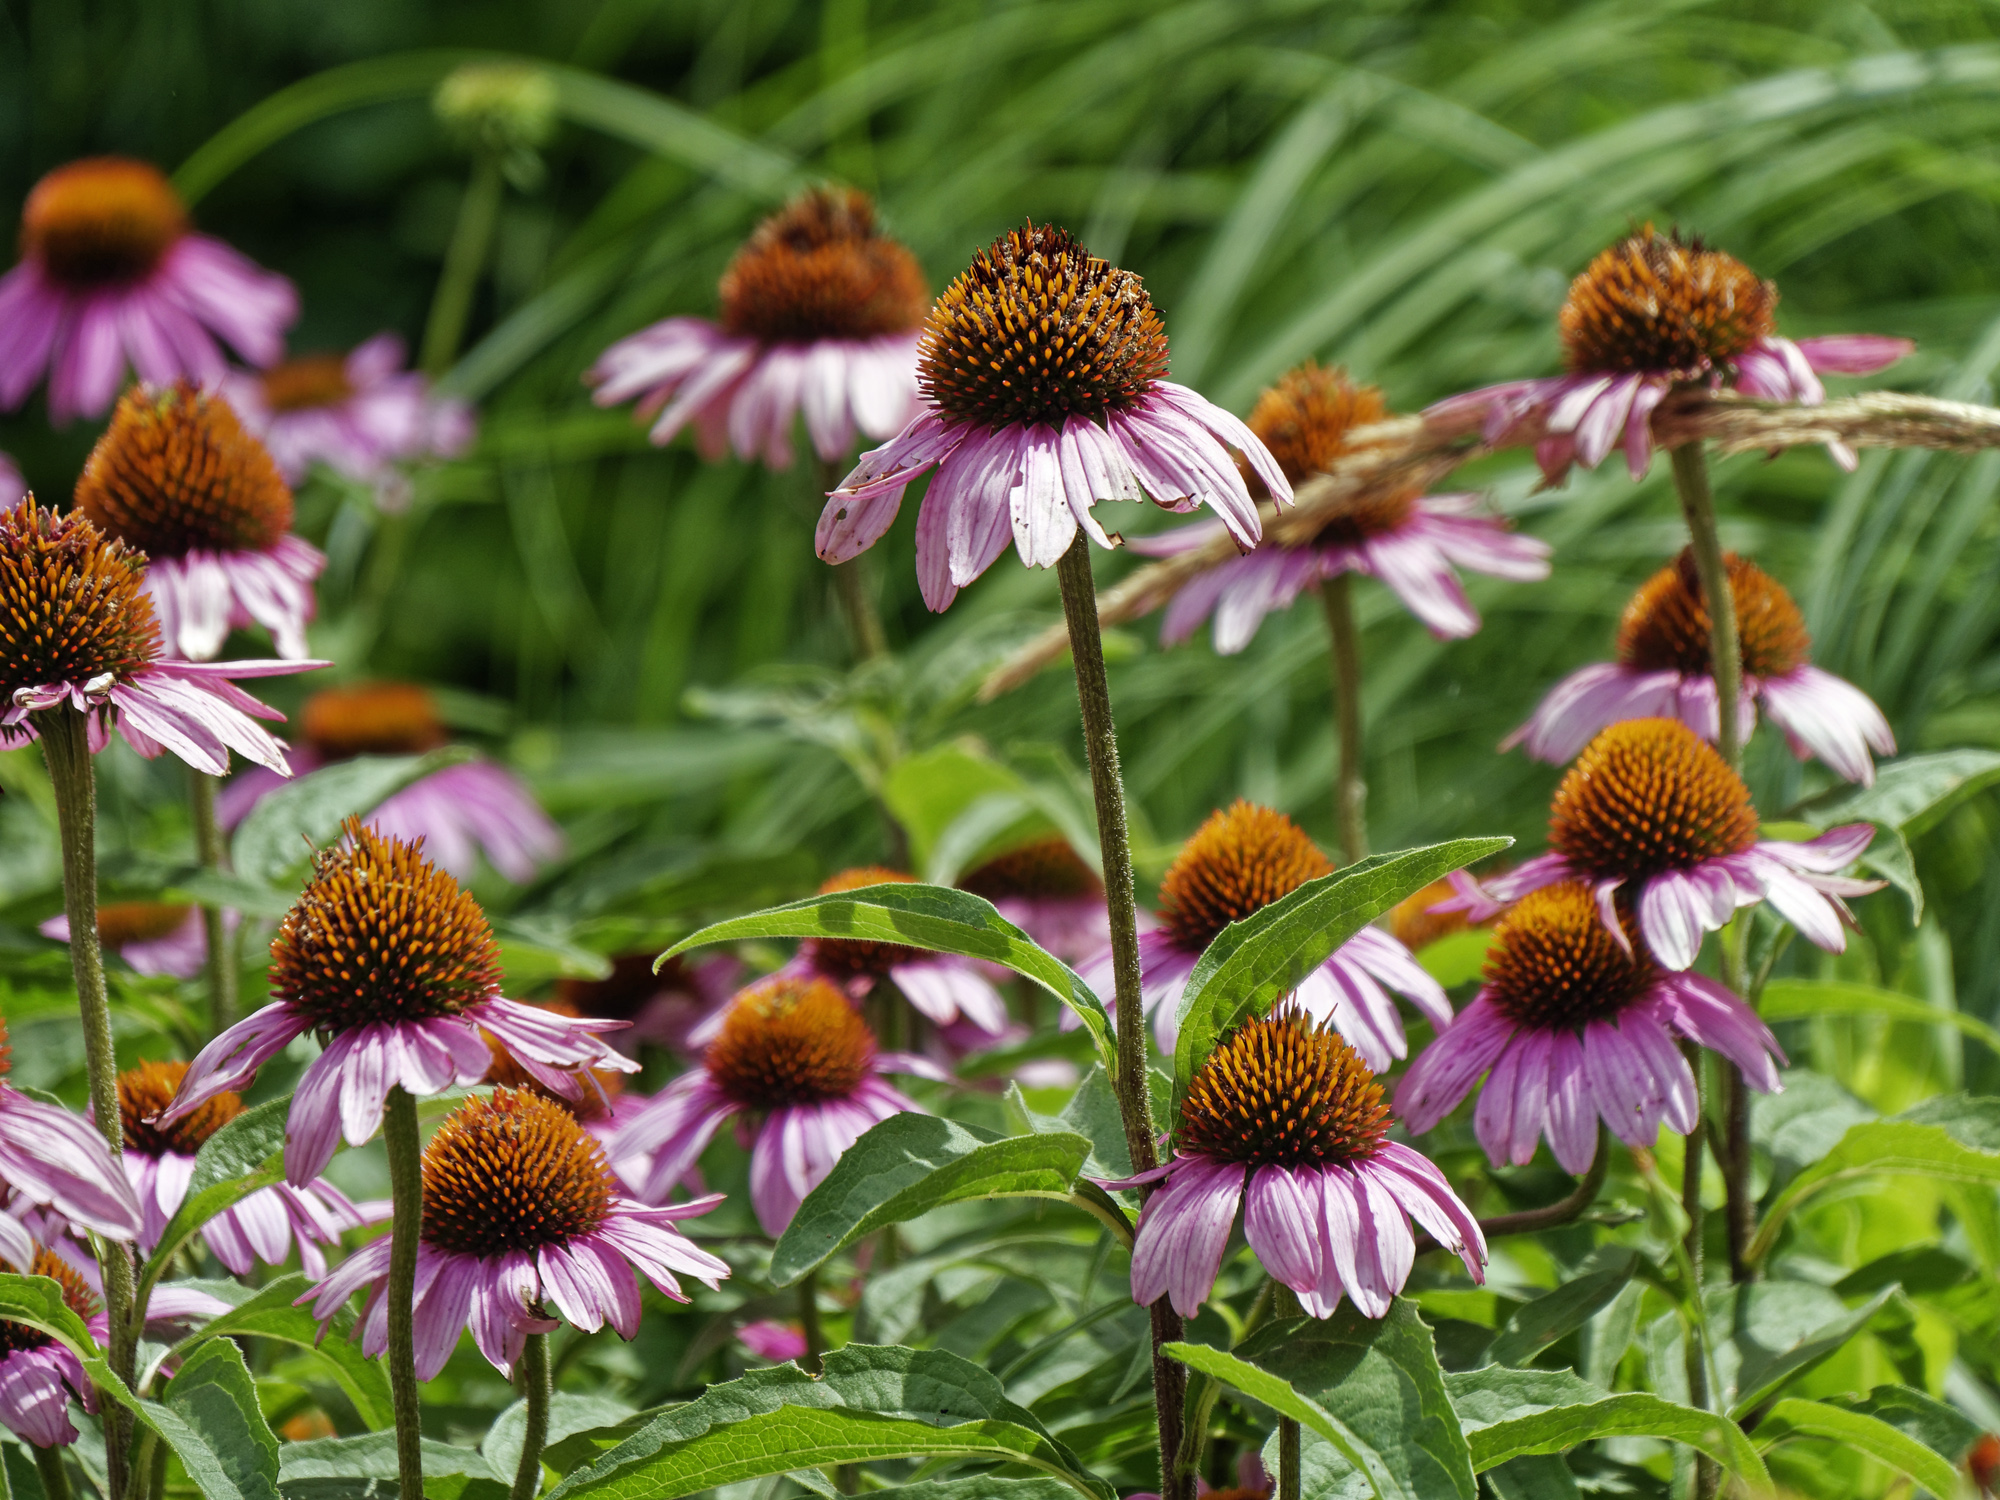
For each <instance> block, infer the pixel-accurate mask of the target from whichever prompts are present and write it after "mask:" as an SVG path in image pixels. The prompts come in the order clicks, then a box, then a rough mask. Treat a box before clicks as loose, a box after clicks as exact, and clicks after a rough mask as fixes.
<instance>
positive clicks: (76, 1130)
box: [0, 1021, 140, 1263]
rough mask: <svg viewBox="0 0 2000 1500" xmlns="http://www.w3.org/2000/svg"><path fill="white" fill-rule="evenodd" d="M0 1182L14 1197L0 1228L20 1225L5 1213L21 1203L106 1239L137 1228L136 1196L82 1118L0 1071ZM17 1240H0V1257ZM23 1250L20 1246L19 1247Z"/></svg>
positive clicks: (1, 1028) (6, 1059) (1, 1040)
mask: <svg viewBox="0 0 2000 1500" xmlns="http://www.w3.org/2000/svg"><path fill="white" fill-rule="evenodd" d="M11 1050H12V1049H11V1048H9V1047H8V1045H7V1027H6V1023H5V1022H4V1021H0V1075H4V1074H5V1073H6V1072H7V1070H8V1069H9V1068H10V1067H11V1066H12V1063H13V1059H12V1056H11ZM0 1183H4V1184H5V1186H6V1187H7V1188H9V1189H11V1190H12V1196H13V1197H14V1198H15V1199H18V1200H19V1202H10V1203H9V1204H8V1206H7V1209H6V1211H5V1212H0V1226H4V1227H5V1228H6V1229H7V1230H8V1231H10V1232H11V1231H13V1230H15V1229H18V1228H19V1226H18V1225H17V1224H16V1223H15V1221H14V1218H13V1217H10V1216H11V1215H16V1214H18V1213H19V1212H20V1211H21V1208H22V1206H23V1205H36V1206H46V1207H48V1208H52V1209H54V1210H55V1211H56V1212H57V1213H59V1214H61V1215H62V1217H63V1218H65V1219H67V1220H69V1221H70V1222H71V1223H73V1224H78V1225H81V1226H82V1227H83V1228H85V1229H91V1230H95V1231H96V1232H97V1233H99V1234H101V1235H104V1236H105V1237H106V1238H108V1239H114V1240H129V1239H134V1238H136V1237H137V1236H138V1233H139V1224H140V1213H139V1199H138V1196H137V1195H136V1194H135V1193H134V1192H133V1191H132V1185H131V1184H130V1183H129V1182H127V1181H126V1180H125V1174H124V1173H123V1172H122V1171H121V1170H120V1169H119V1166H118V1163H117V1162H116V1161H115V1160H114V1159H113V1158H112V1155H111V1153H110V1151H108V1150H107V1149H106V1148H105V1145H104V1137H103V1136H102V1135H100V1134H98V1132H97V1130H96V1127H94V1126H93V1125H91V1124H90V1123H89V1122H88V1121H86V1120H83V1119H79V1118H78V1117H77V1116H75V1115H73V1114H71V1113H69V1111H67V1110H63V1109H58V1108H56V1107H55V1106H54V1105H53V1104H43V1103H42V1102H41V1101H40V1100H38V1099H30V1098H29V1097H28V1096H27V1095H26V1094H23V1093H22V1092H21V1091H20V1090H19V1089H16V1088H15V1087H13V1086H12V1085H11V1084H9V1083H7V1082H6V1081H5V1078H4V1076H0ZM20 1248H21V1246H20V1243H19V1241H18V1239H16V1240H15V1241H13V1242H12V1248H11V1249H10V1248H9V1242H7V1241H5V1240H4V1239H0V1255H4V1256H9V1257H10V1258H12V1259H14V1260H15V1261H16V1263H18V1262H19V1260H20V1257H19V1256H18V1255H15V1254H14V1253H13V1252H14V1251H15V1250H19V1249H20ZM24 1253H25V1252H24Z"/></svg>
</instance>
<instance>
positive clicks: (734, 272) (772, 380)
mask: <svg viewBox="0 0 2000 1500" xmlns="http://www.w3.org/2000/svg"><path fill="white" fill-rule="evenodd" d="M720 296H721V304H722V306H721V312H722V321H721V323H720V324H716V323H711V322H709V321H708V320H706V319H704V318H668V319H666V320H665V321H664V322H661V323H656V324H654V325H653V326H652V327H651V328H648V329H645V330H643V331H642V332H639V333H636V334H634V335H632V336H631V337H630V338H628V339H623V340H621V341H619V342H618V343H616V344H613V345H612V346H611V347H610V348H609V349H607V350H605V351H604V353H603V355H602V356H601V357H600V358H599V359H598V361H597V364H596V365H595V366H594V367H593V368H592V369H591V371H590V373H589V374H588V375H587V376H586V377H585V379H586V380H588V381H589V383H590V384H592V385H594V386H596V387H597V394H596V398H595V399H596V401H597V404H598V405H599V406H613V405H616V404H617V403H619V402H621V401H629V400H631V399H632V398H633V397H634V396H637V397H638V398H639V407H638V413H639V415H640V416H641V417H651V416H653V414H654V413H655V412H658V413H659V418H658V420H657V421H655V422H654V423H653V429H652V440H653V441H654V442H655V443H659V444H665V443H669V442H672V441H673V438H674V435H675V434H676V433H678V432H679V431H680V430H681V429H682V428H683V427H685V426H686V425H687V424H688V423H689V422H693V423H694V424H695V433H696V438H697V441H698V442H699V444H700V447H701V451H702V453H703V455H704V456H705V457H708V458H711V459H714V458H719V457H721V456H722V453H723V451H724V449H725V448H726V447H728V448H734V449H735V451H736V454H737V456H738V457H740V458H743V459H745V460H750V459H756V458H762V459H763V461H764V462H765V463H767V464H769V465H770V466H771V467H772V468H774V469H785V468H790V467H791V463H792V428H793V425H794V423H795V422H796V421H797V419H798V417H799V415H800V414H801V413H803V414H804V416H805V421H806V432H807V434H808V436H810V437H811V439H812V445H813V451H814V452H815V453H816V454H818V455H819V457H820V459H821V460H822V461H824V462H827V463H832V462H835V461H836V460H838V459H840V458H842V457H844V456H845V455H846V454H847V453H848V452H849V451H851V449H852V447H853V444H854V433H855V429H856V428H859V429H860V430H861V431H862V432H864V433H866V434H867V435H868V436H869V437H871V438H878V439H879V438H886V437H892V436H894V435H895V433H896V432H897V431H898V430H899V429H900V428H901V427H902V426H903V424H904V423H905V422H907V421H909V419H910V416H911V414H912V413H913V412H914V410H915V409H916V405H917V386H916V354H917V329H918V326H919V325H920V324H922V322H923V320H924V311H925V309H926V308H927V307H928V306H929V303H930V299H929V296H928V293H927V289H926V286H925V282H924V274H923V270H922V268H921V267H920V266H918V264H917V261H916V257H915V256H913V255H911V254H910V252H909V251H908V250H907V249H905V248H904V247H903V246H902V245H900V244H898V243H897V242H896V241H895V240H893V239H890V238H889V237H888V236H887V235H885V234H883V233H882V231H881V228H880V226H879V225H878V224H877V222H876V218H875V205H874V203H873V202H872V201H870V199H869V198H868V196H867V195H866V194H865V193H860V192H857V191H855V190H854V189H852V188H841V187H813V188H808V189H806V190H805V191H804V192H803V193H801V194H800V195H799V196H798V197H796V198H794V199H793V200H792V201H791V202H790V203H788V204H787V205H786V206H785V207H784V208H783V209H781V210H779V211H778V212H777V213H775V214H773V215H772V216H771V217H770V218H768V219H766V220H764V222H763V223H761V224H759V225H758V226H757V229H756V231H755V232H754V233H753V234H752V235H751V236H750V238H749V240H748V241H747V242H746V243H745V244H744V246H743V248H742V249H741V250H739V251H738V252H737V253H736V257H735V259H734V260H732V261H731V262H730V263H729V268H728V270H726V271H725V272H724V273H723V276H722V285H721V288H720ZM662 408H664V410H662Z"/></svg>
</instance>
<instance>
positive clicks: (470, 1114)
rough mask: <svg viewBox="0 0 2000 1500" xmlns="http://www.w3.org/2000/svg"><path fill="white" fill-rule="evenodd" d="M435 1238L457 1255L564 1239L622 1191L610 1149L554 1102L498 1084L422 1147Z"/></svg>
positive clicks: (428, 1231) (585, 1227)
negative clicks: (607, 1157) (607, 1155)
mask: <svg viewBox="0 0 2000 1500" xmlns="http://www.w3.org/2000/svg"><path fill="white" fill-rule="evenodd" d="M423 1179H424V1229H423V1237H424V1240H425V1242H426V1243H427V1244H430V1245H434V1246H436V1247H437V1248H438V1249H440V1250H444V1251H448V1252H451V1253H454V1254H459V1255H479V1256H488V1255H505V1254H507V1253H508V1252H509V1251H516V1250H525V1251H530V1252H532V1251H535V1250H540V1249H542V1248H543V1247H545V1246H550V1245H565V1244H568V1243H569V1242H570V1241H571V1240H573V1239H576V1238H577V1237H578V1236H580V1235H586V1234H589V1233H590V1232H591V1231H592V1230H594V1229H596V1228H597V1227H598V1226H599V1225H600V1224H602V1223H603V1222H604V1220H605V1218H606V1216H608V1215H609V1214H610V1212H611V1207H612V1204H613V1202H614V1201H615V1200H616V1199H617V1197H618V1182H617V1178H616V1177H614V1176H613V1175H612V1172H611V1167H610V1164H609V1163H608V1162H606V1161H605V1159H604V1147H603V1146H601V1145H600V1144H598V1142H597V1140H596V1138H595V1137H594V1136H592V1135H591V1134H590V1133H589V1132H588V1131H586V1130H585V1129H584V1128H583V1127H582V1126H581V1125H579V1124H577V1122H576V1120H575V1118H574V1117H573V1116H572V1115H571V1114H570V1113H569V1112H568V1111H567V1110H564V1109H560V1108H558V1107H557V1106H556V1105H554V1104H552V1103H550V1102H549V1101H548V1100H547V1099H543V1098H540V1097H538V1096H536V1095H534V1094H530V1093H526V1092H522V1091H519V1090H515V1089H506V1088H502V1089H495V1090H494V1091H493V1097H492V1098H491V1099H481V1098H477V1097H475V1098H471V1099H468V1100H466V1101H465V1103H464V1104H462V1105H460V1106H459V1107H458V1108H457V1109H455V1110H453V1111H452V1112H451V1113H450V1114H448V1115H446V1116H445V1118H444V1123H443V1124H441V1125H439V1126H438V1128H437V1133H436V1134H435V1135H433V1136H432V1137H431V1140H430V1144H429V1145H428V1146H426V1147H425V1148H424V1166H423Z"/></svg>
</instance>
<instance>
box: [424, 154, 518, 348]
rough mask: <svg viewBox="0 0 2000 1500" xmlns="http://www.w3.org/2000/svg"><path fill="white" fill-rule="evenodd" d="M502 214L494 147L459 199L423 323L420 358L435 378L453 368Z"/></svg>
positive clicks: (481, 157) (479, 159)
mask: <svg viewBox="0 0 2000 1500" xmlns="http://www.w3.org/2000/svg"><path fill="white" fill-rule="evenodd" d="M499 216H500V163H499V160H498V159H497V158H496V157H495V156H494V155H493V153H492V152H490V151H482V152H480V153H479V154H478V155H477V156H476V157H474V158H473V162H472V176H471V177H470V178H469V179H468V180H467V182H466V184H465V196H464V197H463V198H461V199H459V202H458V222H457V223H456V224H455V225H453V226H452V231H451V244H450V246H449V247H448V248H447V249H446V250H445V253H444V269H443V270H442V271H440V272H439V273H438V284H437V291H436V292H435V293H434V294H433V295H432V297H431V315H430V319H429V321H427V322H426V323H425V324H424V352H423V359H422V361H421V363H422V365H423V369H424V373H425V374H427V375H429V376H431V377H432V378H433V379H436V378H437V377H438V376H440V375H442V374H444V372H445V371H446V370H448V369H450V368H451V362H452V361H453V360H454V359H456V358H457V357H458V346H459V343H460V341H461V340H463V339H464V337H465V324H466V320H467V319H468V318H469V317H470V316H471V314H472V294H473V292H474V291H475V290H477V289H478V286H479V272H480V269H481V268H482V267H483V266H484V265H485V264H486V247H487V245H488V244H489V243H490V242H491V240H492V238H493V223H494V220H496V219H497V218H499Z"/></svg>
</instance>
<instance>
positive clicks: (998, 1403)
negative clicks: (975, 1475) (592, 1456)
mask: <svg viewBox="0 0 2000 1500" xmlns="http://www.w3.org/2000/svg"><path fill="white" fill-rule="evenodd" d="M897 1458H919V1459H928V1460H936V1459H953V1458H959V1459H973V1460H981V1461H985V1462H988V1463H999V1464H1014V1465H1021V1466H1024V1467H1027V1468H1032V1469H1039V1470H1041V1471H1042V1472H1043V1473H1044V1474H1048V1475H1051V1476H1053V1477H1055V1478H1057V1479H1060V1480H1061V1481H1063V1483H1064V1484H1065V1485H1067V1486H1068V1488H1069V1489H1070V1490H1071V1491H1072V1492H1074V1493H1075V1494H1078V1495H1082V1496H1085V1497H1086V1500H1113V1491H1112V1489H1111V1487H1110V1486H1109V1485H1108V1484H1106V1483H1105V1482H1104V1481H1103V1480H1101V1479H1098V1478H1096V1477H1095V1476H1094V1475H1092V1474H1090V1473H1088V1472H1087V1471H1086V1470H1085V1469H1084V1468H1083V1466H1082V1465H1081V1464H1080V1463H1079V1462H1078V1461H1077V1458H1076V1455H1075V1454H1073V1453H1071V1452H1070V1450H1069V1449H1068V1448H1066V1447H1064V1446H1063V1445H1062V1444H1061V1443H1059V1442H1057V1441H1056V1440H1055V1439H1054V1438H1053V1437H1051V1436H1050V1435H1049V1433H1048V1429H1046V1428H1045V1427H1043V1426H1042V1424H1041V1423H1040V1422H1039V1421H1038V1420H1037V1419H1036V1418H1035V1416H1034V1414H1033V1413H1031V1412H1030V1411H1028V1410H1027V1408H1026V1407H1022V1406H1017V1405H1015V1404H1014V1403H1013V1402H1012V1401H1009V1400H1008V1399H1007V1397H1006V1393H1005V1392H1004V1391H1002V1390H1001V1388H1000V1382H999V1381H998V1380H996V1379H994V1378H993V1376H992V1375H991V1374H990V1373H989V1372H988V1371H986V1370H983V1369H981V1368H980V1367H979V1366H978V1365H975V1364H973V1363H971V1362H970V1361H968V1360H964V1359H961V1358H959V1357H958V1356H957V1355H955V1354H951V1353H948V1352H946V1351H945V1350H942V1349H924V1350H916V1349H899V1348H883V1347H880V1346H876V1345H868V1344H850V1345H848V1346H847V1347H846V1348H845V1349H836V1350H835V1351H833V1352H832V1353H831V1354H829V1355H827V1356H826V1368H825V1373H824V1374H823V1375H822V1376H821V1377H820V1378H819V1379H817V1380H815V1379H814V1378H813V1377H812V1376H810V1375H807V1374H806V1373H805V1372H803V1371H802V1370H800V1369H799V1368H798V1367H797V1366H796V1365H781V1366H779V1367H777V1368H776V1369H769V1370H752V1371H751V1372H750V1373H749V1374H747V1375H745V1376H743V1377H742V1378H741V1379H740V1380H732V1381H729V1382H728V1383H726V1384H723V1385H713V1386H710V1387H709V1388H708V1390H707V1391H706V1392H704V1393H703V1394H702V1395H701V1396H700V1397H698V1398H697V1399H696V1400H693V1401H690V1402H688V1403H687V1404H686V1405H685V1406H677V1407H675V1408H673V1409H672V1410H671V1411H666V1412H663V1413H661V1414H660V1415H659V1416H657V1417H655V1418H654V1419H653V1420H652V1421H651V1422H649V1423H647V1424H646V1425H645V1426H644V1427H642V1428H641V1429H640V1430H639V1431H637V1432H635V1433H634V1434H632V1436H631V1437H629V1438H627V1439H626V1440H625V1441H624V1442H622V1443H620V1444H619V1445H618V1446H617V1447H616V1448H613V1449H612V1450H611V1451H610V1452H608V1453H606V1454H605V1455H604V1456H603V1457H602V1458H600V1459H598V1460H597V1462H596V1463H594V1464H592V1465H591V1466H590V1467H589V1468H587V1469H580V1470H578V1471H577V1472H576V1473H574V1474H571V1475H569V1476H568V1477H567V1478H566V1479H564V1480H563V1481H562V1483H561V1484H559V1485H557V1486H556V1487H555V1489H554V1490H552V1491H550V1493H549V1497H548V1500H563V1497H568V1496H586V1495H587V1496H591V1497H593V1500H674V1497H676V1496H680V1495H691V1494H693V1493H695V1492H696V1491H698V1490H707V1489H711V1488H715V1487H719V1486H721V1485H725V1484H734V1483H736V1482H737V1481H739V1480H744V1479H756V1478H759V1477H761V1476H763V1475H766V1474H782V1473H786V1472H787V1471H790V1470H794V1469H803V1468H820V1467H824V1466H826V1465H829V1464H856V1463H873V1462H875V1461H877V1460H883V1459H897Z"/></svg>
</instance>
